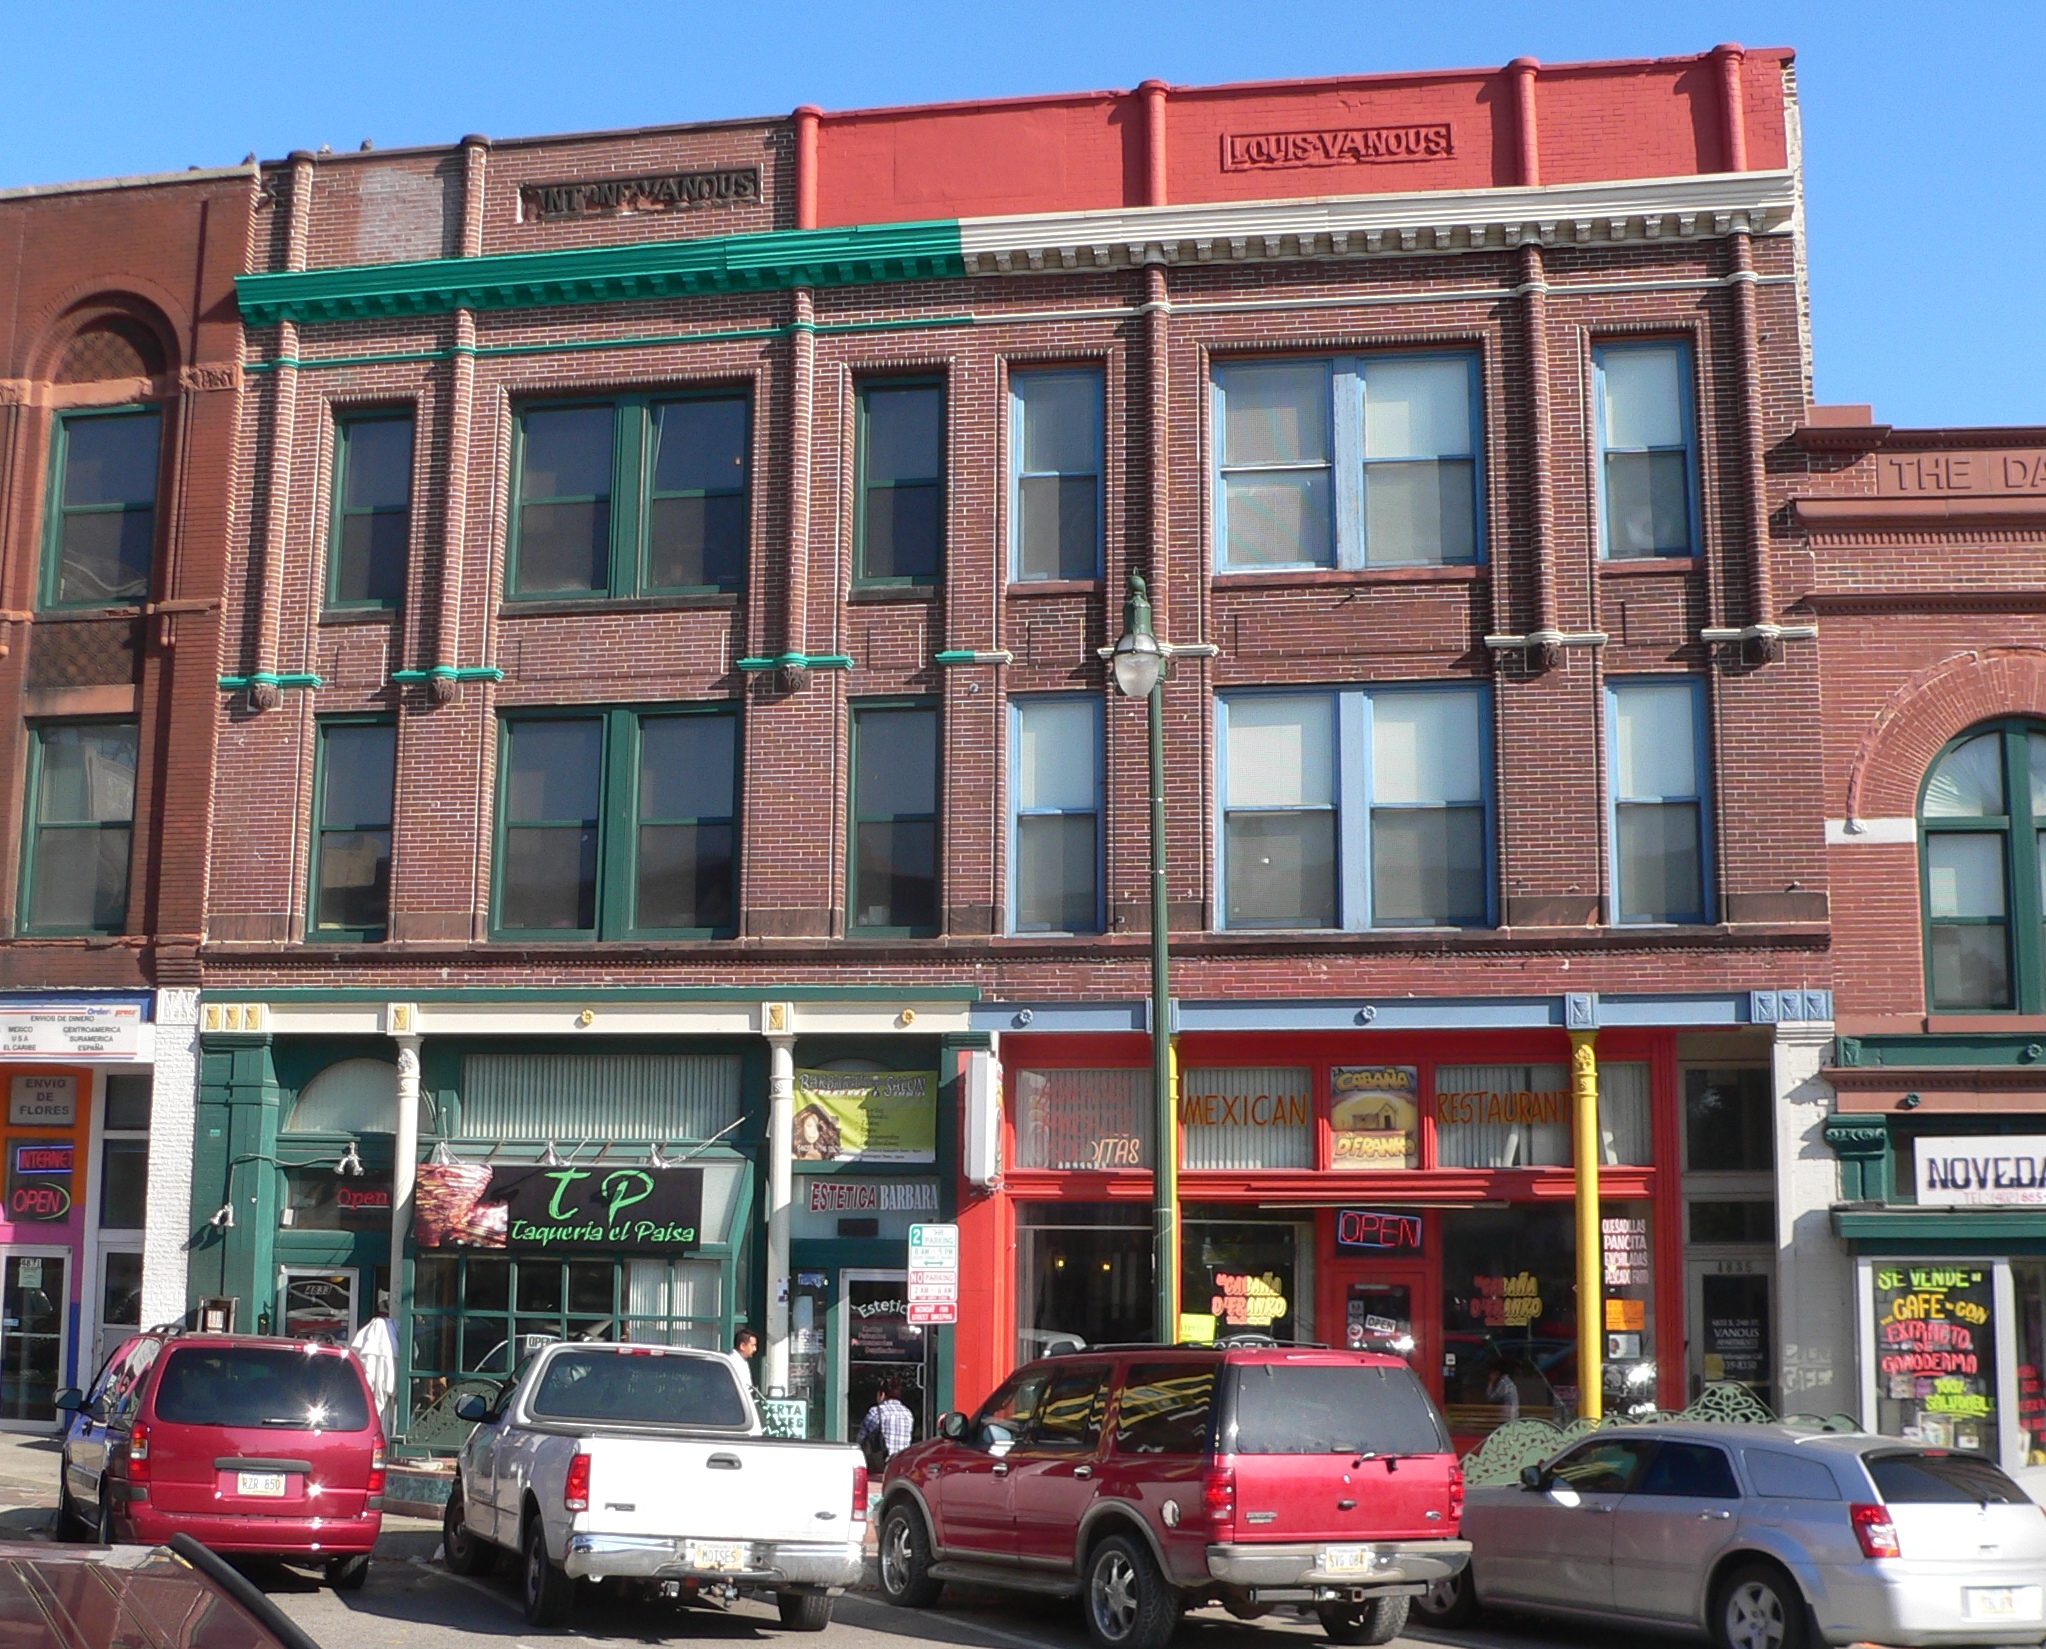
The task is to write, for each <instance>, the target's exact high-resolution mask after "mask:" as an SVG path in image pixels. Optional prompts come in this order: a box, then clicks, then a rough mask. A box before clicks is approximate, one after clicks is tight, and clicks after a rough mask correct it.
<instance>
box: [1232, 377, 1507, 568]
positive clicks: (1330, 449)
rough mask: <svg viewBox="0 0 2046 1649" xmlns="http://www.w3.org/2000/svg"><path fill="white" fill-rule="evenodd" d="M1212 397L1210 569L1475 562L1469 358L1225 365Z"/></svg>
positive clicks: (1476, 495) (1475, 468) (1477, 517)
mask: <svg viewBox="0 0 2046 1649" xmlns="http://www.w3.org/2000/svg"><path fill="white" fill-rule="evenodd" d="M1215 395H1216V407H1217V415H1216V427H1217V429H1218V430H1219V432H1220V434H1219V453H1218V458H1219V466H1220V486H1219V488H1218V497H1219V500H1220V506H1219V512H1218V519H1217V521H1216V541H1217V558H1216V569H1217V571H1221V572H1231V571H1238V572H1240V571H1244V570H1246V569H1252V568H1258V567H1356V568H1361V567H1398V566H1435V565H1445V564H1455V563H1465V562H1472V561H1475V560H1477V559H1478V545H1479V541H1480V538H1481V532H1480V521H1481V516H1482V510H1481V506H1480V473H1479V472H1480V468H1481V466H1480V464H1479V461H1478V451H1479V439H1480V420H1479V417H1478V408H1479V400H1480V398H1479V393H1478V365H1477V358H1476V357H1475V356H1468V355H1360V356H1338V357H1336V358H1334V359H1332V360H1311V361H1270V362H1263V361H1261V362H1256V363H1248V364H1241V365H1234V366H1225V367H1222V368H1219V369H1218V370H1217V371H1216V373H1215Z"/></svg>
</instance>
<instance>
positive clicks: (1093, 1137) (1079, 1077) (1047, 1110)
mask: <svg viewBox="0 0 2046 1649" xmlns="http://www.w3.org/2000/svg"><path fill="white" fill-rule="evenodd" d="M1150 1094H1151V1073H1150V1072H1149V1071H1148V1070H1132V1071H1018V1072H1017V1073H1016V1165H1017V1167H1019V1168H1101V1169H1113V1168H1145V1167H1149V1166H1150V1162H1151V1106H1150Z"/></svg>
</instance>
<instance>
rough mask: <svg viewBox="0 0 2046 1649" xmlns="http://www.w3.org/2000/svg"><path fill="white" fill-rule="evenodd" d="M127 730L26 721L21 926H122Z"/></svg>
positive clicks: (129, 756) (128, 841)
mask: <svg viewBox="0 0 2046 1649" xmlns="http://www.w3.org/2000/svg"><path fill="white" fill-rule="evenodd" d="M137 737H138V735H137V729H136V725H135V723H134V722H131V721H130V722H107V721H102V722H77V721H66V722H43V723H41V724H39V725H37V726H35V727H33V728H32V729H31V730H30V742H29V771H28V798H27V799H28V808H27V819H28V828H27V829H26V830H25V831H24V832H23V833H22V834H23V843H22V860H21V926H22V929H23V931H24V932H28V933H119V932H121V931H122V930H123V929H125V928H126V927H127V925H128V854H129V849H130V847H131V845H132V844H133V841H134V835H135V762H136V744H137Z"/></svg>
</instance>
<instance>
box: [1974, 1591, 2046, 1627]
mask: <svg viewBox="0 0 2046 1649" xmlns="http://www.w3.org/2000/svg"><path fill="white" fill-rule="evenodd" d="M2041 1601H2042V1592H2041V1588H2039V1587H2037V1586H1967V1587H1964V1588H1962V1591H1961V1613H1962V1615H1963V1616H1964V1617H1965V1618H1966V1619H1968V1620H2037V1619H2038V1618H2039V1615H2040V1608H2041Z"/></svg>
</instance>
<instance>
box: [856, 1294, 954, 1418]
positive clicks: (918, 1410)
mask: <svg viewBox="0 0 2046 1649" xmlns="http://www.w3.org/2000/svg"><path fill="white" fill-rule="evenodd" d="M838 1278H839V1299H840V1302H841V1306H840V1310H841V1313H842V1315H841V1317H840V1321H841V1322H842V1323H843V1325H844V1327H843V1330H842V1332H841V1335H840V1340H839V1357H840V1364H839V1366H840V1368H841V1369H842V1370H843V1375H842V1378H841V1381H840V1389H841V1390H843V1391H844V1393H845V1433H844V1435H845V1437H846V1438H847V1440H848V1441H850V1440H851V1439H853V1438H856V1437H858V1436H859V1432H860V1422H861V1421H863V1420H865V1419H866V1417H867V1411H868V1410H869V1409H871V1408H873V1407H874V1405H875V1404H876V1403H878V1402H880V1401H881V1396H882V1393H883V1391H884V1390H889V1389H892V1390H893V1391H894V1393H895V1396H896V1399H897V1401H899V1402H900V1403H901V1404H902V1406H903V1407H904V1408H906V1409H908V1410H909V1417H910V1422H911V1425H912V1427H913V1428H914V1429H913V1430H912V1432H911V1435H910V1441H911V1442H920V1441H922V1440H923V1439H924V1438H926V1437H928V1436H930V1434H931V1421H932V1418H933V1417H932V1414H931V1388H932V1386H933V1385H934V1383H935V1382H934V1381H933V1379H932V1363H931V1350H932V1346H933V1344H934V1342H935V1340H936V1338H937V1337H936V1336H935V1335H934V1334H933V1333H932V1332H931V1331H930V1330H929V1329H927V1328H923V1327H921V1326H919V1325H917V1324H915V1323H912V1322H911V1321H910V1320H909V1305H908V1299H909V1278H908V1275H907V1273H905V1272H901V1271H841V1272H840V1273H839V1274H838Z"/></svg>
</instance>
